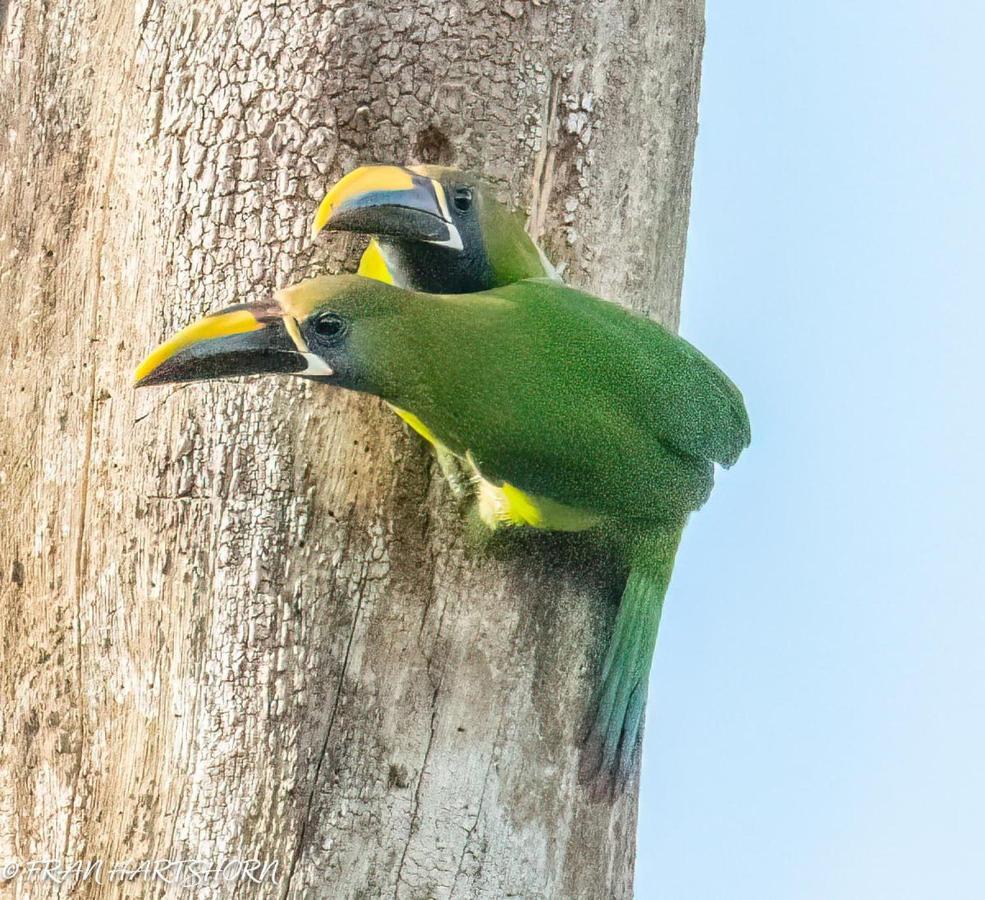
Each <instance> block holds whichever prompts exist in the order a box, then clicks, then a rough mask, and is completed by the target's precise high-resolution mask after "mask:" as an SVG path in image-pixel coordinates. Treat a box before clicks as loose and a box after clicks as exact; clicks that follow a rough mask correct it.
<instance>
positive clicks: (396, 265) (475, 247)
mask: <svg viewBox="0 0 985 900" xmlns="http://www.w3.org/2000/svg"><path fill="white" fill-rule="evenodd" d="M324 229H329V230H331V231H354V232H357V233H359V234H369V235H372V236H373V237H372V239H371V240H370V242H369V246H368V247H367V248H366V250H365V252H364V253H363V255H362V258H361V259H360V261H359V268H358V270H357V271H358V274H360V275H364V276H366V277H367V278H375V279H376V280H377V281H383V282H386V283H387V284H395V285H397V287H403V288H409V289H410V290H413V291H423V292H425V293H429V294H471V293H474V292H477V291H486V290H491V289H492V288H496V287H501V286H503V285H506V284H512V283H513V282H514V281H522V280H523V279H524V278H557V273H556V272H555V270H554V267H553V266H552V265H551V264H550V262H549V261H548V259H547V257H546V256H545V255H544V253H543V251H542V250H541V249H540V248H539V247H538V246H537V245H536V244H535V243H534V242H533V240H532V239H531V238H530V236H529V235H528V234H527V232H526V229H525V228H524V221H523V217H522V216H521V215H520V214H519V213H517V212H514V211H513V210H511V209H510V208H509V207H507V206H505V205H504V204H503V203H500V202H499V200H498V199H497V198H496V192H495V189H494V188H493V187H492V185H490V184H489V183H488V182H486V181H483V180H482V179H480V178H476V177H475V176H474V175H470V174H469V173H467V172H462V171H460V170H459V169H453V168H449V167H447V166H409V167H408V166H391V165H377V166H360V167H359V168H358V169H354V170H353V171H351V172H349V174H348V175H345V176H344V177H343V178H342V179H340V180H339V181H338V182H337V183H336V184H335V186H334V187H333V188H332V189H331V190H330V191H329V192H328V193H327V194H326V195H325V199H324V200H322V202H321V205H320V206H319V207H318V211H317V212H316V213H315V218H314V221H313V223H312V226H311V235H312V237H313V238H314V237H317V236H318V235H319V234H320V233H321V231H322V230H324ZM391 406H392V404H391ZM393 411H394V412H395V413H396V414H397V415H398V416H400V418H401V419H403V420H404V421H405V422H406V423H407V424H408V425H409V426H410V427H411V428H412V429H414V431H416V432H417V433H418V434H419V435H421V437H423V438H424V439H425V440H426V441H428V443H430V444H431V446H432V447H433V449H434V455H435V459H436V460H437V462H438V466H439V468H440V469H441V472H442V474H443V475H444V476H445V480H446V481H447V482H448V485H449V487H450V488H451V490H452V493H454V494H455V496H457V497H461V496H463V495H464V493H465V485H464V484H463V480H462V468H461V466H460V465H459V464H458V463H457V462H456V460H455V454H454V453H452V452H451V451H450V450H449V449H448V448H447V447H445V446H444V445H443V444H442V443H441V441H440V440H438V439H437V438H436V437H435V435H434V434H433V433H432V432H430V431H429V430H428V429H427V428H426V427H425V426H424V424H423V423H422V422H421V421H420V420H419V419H417V418H416V417H415V416H414V415H413V414H412V413H411V412H409V411H408V410H406V409H400V408H398V407H393Z"/></svg>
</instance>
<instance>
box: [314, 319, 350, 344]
mask: <svg viewBox="0 0 985 900" xmlns="http://www.w3.org/2000/svg"><path fill="white" fill-rule="evenodd" d="M314 327H315V334H317V335H318V337H321V338H332V337H337V336H338V335H340V334H341V333H342V331H343V330H344V329H345V323H344V322H343V321H342V319H341V318H340V317H339V316H336V315H331V314H329V315H325V316H319V317H318V318H317V319H315V322H314Z"/></svg>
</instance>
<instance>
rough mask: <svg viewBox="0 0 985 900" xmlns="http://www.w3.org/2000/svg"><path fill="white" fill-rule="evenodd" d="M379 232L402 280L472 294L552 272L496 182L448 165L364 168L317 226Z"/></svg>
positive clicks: (339, 189)
mask: <svg viewBox="0 0 985 900" xmlns="http://www.w3.org/2000/svg"><path fill="white" fill-rule="evenodd" d="M323 229H329V230H334V231H353V232H358V233H360V234H369V235H373V236H374V237H375V238H377V239H378V241H379V242H380V244H381V246H382V247H383V249H384V257H385V258H387V261H388V264H392V265H393V266H394V267H396V268H398V269H400V270H402V272H401V274H402V275H403V277H402V278H400V279H397V282H398V283H403V284H406V285H407V286H409V287H413V288H414V289H415V290H421V291H428V292H435V293H471V292H474V291H482V290H488V289H490V288H493V287H498V286H500V285H502V284H508V283H510V282H512V281H519V280H521V279H523V278H540V277H543V276H544V275H548V274H550V272H549V271H547V270H548V269H549V268H550V266H549V264H548V263H547V262H546V260H544V259H543V257H542V256H541V255H540V254H539V252H538V251H537V248H536V246H535V245H534V244H533V242H532V241H531V240H530V238H529V236H528V235H527V233H526V231H525V229H524V223H523V219H522V217H521V216H519V215H518V214H516V213H515V212H513V211H512V210H511V209H510V208H509V207H508V206H506V205H505V204H503V203H501V202H500V201H499V200H498V199H497V197H496V191H495V189H494V188H493V187H492V185H490V184H488V183H487V182H485V181H483V180H482V179H480V178H477V177H476V176H474V175H471V174H469V173H468V172H463V171H461V170H459V169H453V168H449V167H446V166H410V167H404V166H388V165H374V166H361V167H360V168H358V169H355V170H353V171H352V172H350V173H349V174H348V175H346V176H345V177H344V178H342V179H341V180H340V181H339V182H338V183H337V184H336V185H335V186H334V187H333V188H332V189H331V190H330V191H329V192H328V194H327V195H326V196H325V199H324V200H323V201H322V203H321V206H319V207H318V211H317V212H316V214H315V218H314V222H313V223H312V235H313V236H317V235H318V234H319V233H320V232H321V231H322V230H323Z"/></svg>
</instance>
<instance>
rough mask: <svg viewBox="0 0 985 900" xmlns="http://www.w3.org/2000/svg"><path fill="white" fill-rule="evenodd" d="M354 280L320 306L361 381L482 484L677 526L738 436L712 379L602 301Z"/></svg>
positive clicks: (511, 289)
mask: <svg viewBox="0 0 985 900" xmlns="http://www.w3.org/2000/svg"><path fill="white" fill-rule="evenodd" d="M366 284H372V283H365V284H363V285H360V286H359V290H358V294H360V295H363V296H362V297H361V299H353V298H354V294H353V292H352V291H342V292H340V295H339V296H337V297H334V298H333V299H332V300H330V301H328V303H327V304H326V305H328V306H331V307H333V308H335V309H337V310H339V311H340V312H347V313H348V315H349V317H350V318H351V319H352V321H353V325H352V329H351V335H350V337H349V342H350V346H351V350H352V352H353V353H354V354H355V355H356V356H357V358H358V359H359V360H361V362H362V366H363V382H364V383H363V384H362V385H361V387H362V388H363V389H365V390H370V391H372V392H373V393H377V394H379V395H381V396H383V398H384V399H386V400H388V401H390V402H391V403H394V404H395V405H397V406H399V407H401V408H403V409H406V410H409V411H410V412H412V413H414V414H415V415H416V416H418V417H419V418H420V419H421V420H422V421H423V422H424V423H425V424H426V425H427V427H428V428H429V429H431V430H432V431H433V432H434V433H435V434H436V435H437V436H438V437H439V438H440V440H441V441H442V442H443V443H445V444H446V445H447V446H448V447H450V448H451V449H452V450H453V451H454V452H456V453H458V454H460V455H462V456H464V455H465V454H466V453H468V454H470V455H471V456H472V458H473V459H474V460H475V462H476V464H477V465H478V468H479V469H480V471H481V472H482V474H483V475H484V476H485V477H486V478H488V479H491V480H494V481H497V482H504V481H505V482H509V483H510V484H512V485H514V486H516V487H518V488H520V489H521V490H523V491H526V492H528V493H531V494H535V495H540V496H544V497H549V498H551V499H553V500H556V501H558V502H560V503H563V504H566V505H568V506H573V507H575V508H578V509H582V510H588V511H591V512H595V513H599V514H601V515H602V516H603V517H606V518H607V519H609V520H612V521H615V522H618V521H620V520H632V521H640V520H643V521H656V522H683V520H684V519H685V518H686V517H687V514H688V513H689V512H690V511H691V510H693V509H696V508H697V507H699V506H700V505H701V504H702V503H704V501H705V500H706V499H707V497H708V494H709V492H710V490H711V487H712V483H713V463H714V462H719V463H721V464H722V465H730V464H731V463H733V462H734V461H735V459H736V458H737V456H738V455H739V453H740V452H741V450H742V448H743V447H745V446H746V445H747V444H748V442H749V422H748V418H747V416H746V413H745V408H744V406H743V403H742V397H741V394H740V393H739V391H738V390H737V389H736V387H735V386H734V385H733V384H732V383H731V382H730V381H729V380H728V379H727V378H726V377H725V375H723V374H722V372H721V371H719V369H718V368H716V367H715V365H714V364H713V363H711V362H710V361H709V360H708V359H707V358H706V357H705V356H703V355H702V354H701V353H699V352H698V351H697V350H696V349H694V348H693V347H692V346H691V345H690V344H688V343H687V342H686V341H684V340H682V339H681V338H679V337H677V336H676V335H674V334H672V333H671V332H669V331H667V330H666V329H665V328H663V327H662V326H661V325H659V324H657V323H655V322H652V321H650V320H648V319H645V318H643V317H641V316H638V315H634V314H632V313H629V312H627V311H625V310H624V309H622V308H621V307H619V306H617V305H615V304H612V303H608V302H606V301H603V300H599V299H598V298H595V297H592V296H591V295H589V294H585V293H583V292H580V291H576V290H574V289H572V288H568V287H565V286H564V285H561V284H559V283H557V282H554V281H549V280H544V279H538V280H531V281H522V282H518V283H516V284H512V285H509V286H506V287H502V288H498V289H496V290H495V291H487V292H484V293H478V294H467V295H448V296H438V295H419V294H412V293H409V292H405V291H401V290H400V289H397V288H392V287H388V286H385V285H375V284H374V285H373V287H372V288H369V287H366ZM367 292H371V293H373V294H374V297H373V298H369V297H367V296H365V295H366V293H367ZM346 307H351V309H349V310H347V309H346Z"/></svg>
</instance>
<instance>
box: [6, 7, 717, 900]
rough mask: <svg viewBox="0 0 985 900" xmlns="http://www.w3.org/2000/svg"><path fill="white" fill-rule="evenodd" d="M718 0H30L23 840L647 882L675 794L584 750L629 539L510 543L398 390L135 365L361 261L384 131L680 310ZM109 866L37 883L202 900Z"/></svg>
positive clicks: (24, 63)
mask: <svg viewBox="0 0 985 900" xmlns="http://www.w3.org/2000/svg"><path fill="white" fill-rule="evenodd" d="M703 28H704V25H703V3H702V2H701V0H568V2H561V0H543V2H537V0H532V2H521V0H504V2H493V0H448V2H441V3H437V2H436V3H434V4H431V3H413V2H406V0H389V2H382V0H379V2H376V0H373V2H370V0H364V2H351V0H298V2H292V3H284V2H276V0H210V2H208V3H205V2H202V3H184V2H179V0H134V2H123V0H43V2H42V0H0V299H2V303H0V334H2V335H3V338H2V340H3V355H2V359H0V366H2V372H3V381H4V390H3V392H2V395H0V417H2V418H0V492H2V504H3V505H2V523H0V554H2V571H0V576H2V582H0V590H2V596H0V653H2V657H0V704H2V705H0V864H3V863H4V862H7V861H11V860H14V861H22V862H23V861H28V860H37V859H53V858H54V859H59V860H63V861H71V860H103V861H104V863H105V864H106V865H107V866H108V865H110V864H111V863H113V862H116V861H125V860H133V861H139V860H147V859H157V858H171V859H205V860H213V861H219V860H221V859H222V858H234V857H257V858H260V859H263V860H267V861H274V862H276V865H277V871H276V875H277V880H276V883H274V881H273V880H270V881H267V882H265V883H264V884H262V885H259V886H258V885H256V884H253V883H251V882H249V881H244V880H239V881H235V882H229V883H220V882H215V881H212V882H210V883H209V884H207V885H205V886H204V887H199V888H197V889H196V895H198V896H217V897H218V896H251V897H252V896H264V897H302V896H303V897H309V896H310V897H333V898H335V897H338V898H342V897H352V898H356V897H395V898H446V897H453V898H463V897H465V898H471V897H483V898H486V897H489V898H499V897H549V898H554V897H586V898H596V897H597V898H608V897H627V896H630V895H631V893H632V879H633V855H634V848H635V829H636V804H637V799H636V798H637V790H636V784H635V783H634V784H631V785H630V787H629V789H628V790H627V791H626V793H625V794H624V795H623V796H622V797H621V798H620V799H618V800H617V801H616V802H615V803H614V804H611V805H610V804H607V803H592V802H590V801H589V800H588V798H587V795H586V791H585V789H584V788H583V787H581V786H580V785H579V784H578V783H577V778H576V770H577V761H578V746H577V745H578V736H579V732H580V730H581V728H582V726H583V723H584V720H585V716H586V714H587V711H588V709H589V698H590V695H591V690H592V686H593V684H594V682H595V679H596V678H597V672H598V667H599V656H600V652H601V650H602V648H603V647H604V643H605V640H606V638H607V634H608V631H609V629H610V628H611V624H612V620H613V616H614V612H615V598H616V597H617V596H618V592H619V587H620V586H619V585H618V584H617V583H616V582H617V579H616V578H615V576H610V575H608V574H607V572H608V569H607V567H606V565H605V564H604V560H603V561H600V560H595V559H594V558H593V555H592V552H591V548H590V547H588V546H587V545H586V542H585V541H584V540H581V541H579V539H578V538H562V537H553V536H541V537H527V536H523V535H520V534H511V535H506V536H505V537H503V538H501V539H498V540H494V541H493V542H492V543H491V544H490V546H489V547H488V548H485V549H483V548H481V547H479V546H477V545H476V543H475V542H474V540H472V539H471V538H470V537H469V531H468V528H467V525H466V521H465V517H464V516H463V514H462V511H461V509H459V507H458V506H457V505H456V504H455V502H454V501H453V500H452V498H451V496H450V494H449V493H448V491H447V489H446V488H445V486H444V484H443V482H442V481H441V478H440V476H439V475H438V473H437V471H436V467H435V466H434V465H433V464H432V462H431V458H430V455H429V453H428V451H427V449H426V448H425V447H424V445H423V444H422V442H421V441H420V440H419V439H418V438H416V437H415V436H414V435H412V434H410V433H409V432H408V431H407V430H406V429H405V428H404V427H403V426H401V425H400V423H399V421H398V420H397V419H396V418H395V417H394V416H393V415H392V414H390V413H389V412H388V411H386V410H385V409H384V408H383V407H382V406H381V404H380V403H379V402H377V401H375V400H374V399H372V398H367V397H362V396H356V395H351V394H346V393H343V392H334V391H332V390H331V389H328V388H325V387H324V386H317V385H315V386H313V385H311V384H307V383H304V382H302V381H300V380H296V379H295V380H291V379H273V378H268V379H251V380H248V381H229V382H220V383H213V384H210V385H204V386H200V385H194V386H187V387H181V388H177V389H175V388H170V389H166V390H148V391H143V392H138V391H135V390H134V389H133V387H132V382H131V379H132V372H133V369H134V366H135V364H136V363H137V362H138V361H139V359H140V358H141V357H142V355H143V354H144V353H145V352H147V351H148V350H149V349H150V348H151V347H152V346H153V345H154V344H156V343H157V342H158V341H160V340H161V339H163V338H164V337H166V336H168V335H170V334H171V333H173V332H174V331H175V330H176V329H178V328H180V327H182V326H183V325H185V324H187V323H188V322H189V321H191V320H192V319H193V318H196V317H198V316H199V315H201V314H203V313H205V312H207V311H209V310H213V309H216V308H219V307H222V306H224V305H227V304H230V303H233V302H238V301H249V300H257V299H260V298H263V297H265V296H267V295H269V293H270V292H271V290H272V289H273V288H274V287H275V286H280V285H283V284H286V283H289V282H291V281H296V280H298V279H300V278H301V277H305V276H308V275H312V274H316V273H320V272H325V271H338V270H340V269H341V268H343V267H349V268H351V267H352V263H353V260H354V258H355V254H356V253H357V251H358V249H359V246H360V242H359V241H358V240H356V239H355V238H351V237H348V238H345V239H341V238H333V237H331V236H327V237H326V236H323V237H322V238H321V239H319V241H318V242H316V243H312V242H311V240H310V239H309V236H308V228H309V222H310V218H311V215H312V213H313V210H314V208H315V206H316V204H317V202H318V201H319V200H320V199H321V197H322V195H323V193H324V192H325V191H326V189H327V188H328V187H329V186H330V185H331V183H332V182H333V181H334V180H335V179H337V178H338V177H339V176H341V175H342V174H343V173H344V172H346V171H348V170H349V169H351V168H352V167H353V166H355V165H356V164H358V163H360V162H370V161H377V162H405V161H422V162H444V163H452V164H455V165H458V166H460V167H462V168H466V169H470V170H474V171H479V172H483V173H485V175H486V176H487V177H488V178H489V179H490V180H492V181H493V182H495V183H497V184H499V185H500V186H501V188H502V192H503V196H504V198H508V199H510V200H511V202H513V203H514V204H516V205H518V206H520V207H522V208H525V209H527V210H528V211H529V213H530V228H531V231H532V233H533V234H534V236H535V237H536V238H538V239H539V240H540V241H541V242H542V244H543V246H544V247H545V249H546V251H547V253H548V255H549V256H550V257H551V258H552V259H553V260H554V262H555V263H556V264H559V265H560V267H561V268H562V273H563V276H564V277H565V279H566V280H567V281H569V282H570V283H572V284H575V285H578V286H582V287H586V288H588V289H591V290H593V291H595V292H597V293H600V294H602V295H604V296H609V297H612V298H616V299H619V300H621V301H622V302H625V303H627V304H631V305H632V306H634V307H636V308H637V309H641V310H646V311H647V312H648V313H650V314H651V315H653V316H655V317H658V318H660V319H661V320H663V321H664V322H666V323H668V324H670V325H671V326H674V325H676V319H677V304H678V299H679V292H680V285H681V273H682V265H683V256H684V243H685V233H686V227H687V212H688V204H689V197H690V177H691V164H692V155H693V148H694V140H695V133H696V128H697V99H698V86H699V67H700V56H701V47H702V38H703ZM503 365H504V366H505V365H509V360H508V359H504V360H503ZM651 739H653V740H655V739H659V736H658V735H651ZM101 881H102V883H100V880H97V879H96V878H95V877H90V878H89V879H88V880H87V881H84V882H73V881H71V880H69V881H67V882H65V883H63V884H62V885H60V886H59V885H56V884H54V883H47V884H41V883H39V882H37V881H34V882H31V881H29V880H28V879H27V877H26V875H25V874H24V873H23V872H22V873H21V874H20V875H18V876H16V877H14V878H12V879H11V880H9V882H8V883H7V884H6V886H5V890H9V891H10V892H11V894H12V895H14V896H22V897H35V896H59V895H60V896H68V895H70V894H71V895H72V896H78V897H104V896H105V897H110V896H124V895H125V896H187V895H188V893H187V889H181V888H179V887H178V886H176V885H173V884H170V885H169V884H168V883H166V882H165V881H162V880H159V879H157V880H155V879H150V880H137V881H134V882H131V883H128V884H119V883H109V881H108V870H107V869H103V870H102V878H101Z"/></svg>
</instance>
